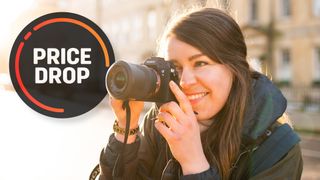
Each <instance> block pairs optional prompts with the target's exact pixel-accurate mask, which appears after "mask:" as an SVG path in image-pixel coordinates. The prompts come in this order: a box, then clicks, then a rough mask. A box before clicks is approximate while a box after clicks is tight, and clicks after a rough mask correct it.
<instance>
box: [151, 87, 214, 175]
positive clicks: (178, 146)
mask: <svg viewBox="0 0 320 180" xmlns="http://www.w3.org/2000/svg"><path fill="white" fill-rule="evenodd" d="M169 85H170V89H171V91H172V92H173V94H174V95H175V97H176V99H177V101H178V102H179V105H178V104H177V103H176V102H173V101H172V102H169V103H165V104H163V105H162V106H161V107H160V109H159V114H158V120H157V121H156V122H155V127H156V128H157V129H158V131H159V132H160V134H161V135H162V136H163V137H164V138H165V139H166V141H167V142H168V144H169V147H170V150H171V152H172V154H173V156H174V157H175V159H176V160H177V161H178V162H179V163H180V165H181V167H182V170H183V174H184V175H187V174H196V173H200V172H203V171H205V170H207V169H209V167H210V166H209V163H208V161H207V159H206V157H205V155H204V152H203V148H202V144H201V137H200V129H199V125H198V122H197V118H196V115H195V114H194V112H193V110H192V106H191V104H190V101H189V100H188V98H187V96H186V95H185V94H184V93H183V92H182V91H181V89H180V88H179V87H178V86H177V85H176V84H175V83H174V82H173V81H171V82H170V83H169ZM162 122H165V123H166V124H167V125H165V124H164V123H162Z"/></svg>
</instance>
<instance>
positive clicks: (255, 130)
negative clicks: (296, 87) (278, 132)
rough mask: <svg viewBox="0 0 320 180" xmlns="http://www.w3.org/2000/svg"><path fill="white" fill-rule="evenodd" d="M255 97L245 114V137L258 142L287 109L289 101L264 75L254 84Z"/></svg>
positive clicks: (255, 80) (254, 81)
mask: <svg viewBox="0 0 320 180" xmlns="http://www.w3.org/2000/svg"><path fill="white" fill-rule="evenodd" d="M252 88H253V89H252V92H253V96H252V99H251V102H250V104H249V108H248V110H247V111H246V114H245V118H244V119H245V120H244V125H243V131H242V132H243V135H244V136H245V137H246V138H250V139H253V140H256V139H257V138H258V137H259V136H261V135H262V134H263V133H264V132H265V130H266V129H267V128H268V127H269V126H270V125H271V124H273V123H274V122H275V121H276V120H277V119H278V118H279V117H281V116H282V114H283V113H284V112H285V110H286V108H287V100H286V99H285V97H284V96H283V95H282V93H281V91H280V90H279V89H278V88H277V87H276V86H275V85H273V84H272V82H271V81H270V80H269V79H268V78H267V77H266V76H264V75H262V74H261V75H259V77H258V78H257V79H254V80H253V83H252Z"/></svg>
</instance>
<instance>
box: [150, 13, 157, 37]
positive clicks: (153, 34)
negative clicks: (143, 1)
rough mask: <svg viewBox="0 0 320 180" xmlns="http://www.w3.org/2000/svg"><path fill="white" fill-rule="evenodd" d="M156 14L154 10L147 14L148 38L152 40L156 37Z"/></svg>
mask: <svg viewBox="0 0 320 180" xmlns="http://www.w3.org/2000/svg"><path fill="white" fill-rule="evenodd" d="M156 25H157V14H156V11H155V10H152V11H150V12H149V13H148V27H149V38H151V39H154V38H155V37H156V35H157V29H156Z"/></svg>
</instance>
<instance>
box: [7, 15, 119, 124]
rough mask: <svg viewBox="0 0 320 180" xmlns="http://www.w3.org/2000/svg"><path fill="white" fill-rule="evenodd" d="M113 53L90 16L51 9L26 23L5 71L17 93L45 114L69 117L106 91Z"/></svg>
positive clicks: (92, 104)
mask: <svg viewBox="0 0 320 180" xmlns="http://www.w3.org/2000/svg"><path fill="white" fill-rule="evenodd" d="M113 63H114V53H113V50H112V46H111V44H110V41H109V39H108V38H107V36H106V35H105V34H104V32H103V31H102V30H101V29H100V28H99V27H98V26H97V25H96V24H95V23H93V22H92V21H90V20H89V19H87V18H85V17H83V16H80V15H77V14H73V13H67V12H58V13H51V14H47V15H44V16H42V17H39V18H37V19H35V20H34V21H32V22H31V23H30V24H28V25H27V26H26V27H25V28H24V29H23V30H22V31H21V32H20V34H19V35H18V37H17V38H16V40H15V42H14V45H13V47H12V50H11V54H10V63H9V64H10V76H11V81H12V83H13V86H14V88H15V90H16V92H17V93H18V95H19V97H20V98H21V99H22V100H23V101H24V102H25V103H26V104H27V105H28V106H29V107H30V108H32V109H33V110H35V111H37V112H39V113H41V114H43V115H46V116H50V117H55V118H70V117H75V116H78V115H81V114H83V113H86V112H88V111H90V110H91V109H93V108H94V107H95V106H96V105H98V104H99V103H100V102H101V101H102V99H103V98H104V97H105V96H106V94H107V90H106V87H105V76H106V72H107V70H108V68H109V67H110V66H111V65H112V64H113Z"/></svg>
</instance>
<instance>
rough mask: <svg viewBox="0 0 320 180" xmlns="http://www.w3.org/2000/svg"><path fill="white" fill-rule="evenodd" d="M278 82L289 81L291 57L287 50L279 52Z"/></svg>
mask: <svg viewBox="0 0 320 180" xmlns="http://www.w3.org/2000/svg"><path fill="white" fill-rule="evenodd" d="M278 80H279V81H280V82H288V83H289V82H290V80H291V55H290V50H289V49H283V50H281V51H280V62H279V68H278Z"/></svg>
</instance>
